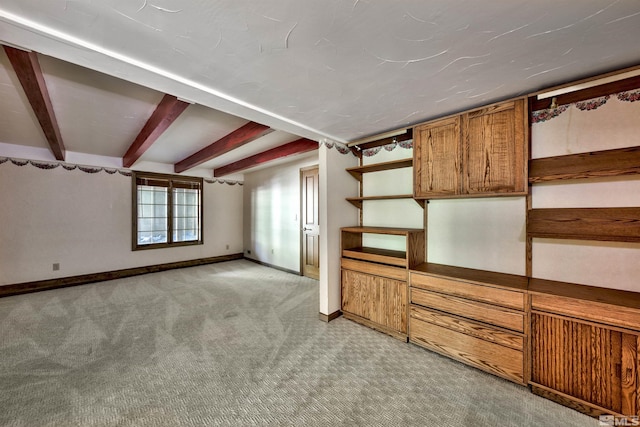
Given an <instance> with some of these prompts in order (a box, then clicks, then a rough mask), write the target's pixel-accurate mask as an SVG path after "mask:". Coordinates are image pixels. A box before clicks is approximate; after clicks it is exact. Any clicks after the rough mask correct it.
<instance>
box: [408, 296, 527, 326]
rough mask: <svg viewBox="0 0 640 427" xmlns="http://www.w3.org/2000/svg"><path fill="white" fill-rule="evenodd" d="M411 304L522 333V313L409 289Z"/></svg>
mask: <svg viewBox="0 0 640 427" xmlns="http://www.w3.org/2000/svg"><path fill="white" fill-rule="evenodd" d="M411 302H412V303H414V304H418V305H422V306H424V307H430V308H435V309H436V310H440V311H445V312H447V313H451V314H455V315H458V316H462V317H466V318H468V319H473V320H478V321H480V322H485V323H489V324H491V325H495V326H500V327H503V328H507V329H511V330H514V331H517V332H524V313H520V312H516V311H510V310H509V309H506V308H501V307H496V306H493V305H489V304H484V303H481V302H477V301H471V300H466V299H463V298H458V297H454V296H450V295H442V294H438V293H435V292H430V291H425V290H422V289H415V288H411Z"/></svg>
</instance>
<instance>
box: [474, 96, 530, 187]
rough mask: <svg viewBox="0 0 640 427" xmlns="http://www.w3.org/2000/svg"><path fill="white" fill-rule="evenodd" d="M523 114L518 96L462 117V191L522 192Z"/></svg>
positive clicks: (522, 101)
mask: <svg viewBox="0 0 640 427" xmlns="http://www.w3.org/2000/svg"><path fill="white" fill-rule="evenodd" d="M525 114H526V112H525V108H524V100H523V99H518V100H514V101H507V102H503V103H500V104H495V105H492V106H489V107H487V108H483V109H480V110H476V111H471V112H469V113H467V114H464V115H463V116H462V146H463V148H462V151H463V153H462V154H463V157H462V158H463V171H464V174H463V175H464V176H463V184H464V192H465V193H468V194H470V195H473V194H489V195H490V194H492V193H524V192H526V189H527V184H526V159H525V154H526V151H525V142H526V141H525V126H526V117H525Z"/></svg>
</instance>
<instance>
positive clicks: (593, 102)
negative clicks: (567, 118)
mask: <svg viewBox="0 0 640 427" xmlns="http://www.w3.org/2000/svg"><path fill="white" fill-rule="evenodd" d="M611 97H615V98H616V99H618V100H620V101H623V102H635V101H640V89H634V90H628V91H625V92H620V93H617V94H615V95H606V96H601V97H598V98H593V99H588V100H586V101H578V102H574V103H572V104H566V105H560V106H558V107H556V108H547V109H546V110H539V111H534V112H533V113H532V114H531V123H533V124H535V123H543V122H546V121H548V120H551V119H553V118H555V117H558V116H559V115H560V114H562V113H564V112H565V111H567V110H568V109H569V107H570V106H572V105H573V106H575V107H576V108H577V109H578V110H580V111H593V110H597V109H598V108H600V107H602V106H603V105H605V104H606V103H607V101H609V99H611Z"/></svg>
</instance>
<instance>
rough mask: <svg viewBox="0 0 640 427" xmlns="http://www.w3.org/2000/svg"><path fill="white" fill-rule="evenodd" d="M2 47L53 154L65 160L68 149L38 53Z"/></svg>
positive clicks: (58, 158)
mask: <svg viewBox="0 0 640 427" xmlns="http://www.w3.org/2000/svg"><path fill="white" fill-rule="evenodd" d="M2 47H3V48H4V51H5V53H6V54H7V57H8V58H9V61H10V62H11V65H12V66H13V69H14V71H15V72H16V75H17V76H18V80H19V81H20V84H21V85H22V89H23V90H24V93H25V95H26V96H27V99H28V100H29V103H30V104H31V108H32V109H33V112H34V114H35V115H36V117H37V119H38V122H39V123H40V127H41V128H42V132H44V136H45V138H46V139H47V142H48V143H49V146H50V147H51V151H52V152H53V155H54V156H55V158H56V159H57V160H62V161H64V159H65V154H66V150H65V148H64V143H63V142H62V136H61V135H60V128H59V127H58V122H57V120H56V115H55V114H54V112H53V107H52V105H51V99H50V98H49V91H48V90H47V84H46V82H45V81H44V76H43V75H42V69H41V68H40V62H39V61H38V54H37V53H36V52H27V51H24V50H20V49H16V48H13V47H10V46H2Z"/></svg>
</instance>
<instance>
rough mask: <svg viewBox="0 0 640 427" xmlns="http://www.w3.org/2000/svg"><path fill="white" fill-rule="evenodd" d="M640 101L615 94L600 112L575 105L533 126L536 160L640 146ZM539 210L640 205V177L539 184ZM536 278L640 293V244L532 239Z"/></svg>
mask: <svg viewBox="0 0 640 427" xmlns="http://www.w3.org/2000/svg"><path fill="white" fill-rule="evenodd" d="M638 117H640V102H623V101H619V100H618V99H616V97H615V96H611V97H610V99H609V100H608V101H607V103H606V104H605V105H603V106H601V107H599V108H597V109H595V110H591V111H582V110H579V109H578V108H576V107H575V106H574V105H572V106H571V107H569V109H568V110H567V111H565V112H564V113H562V114H560V115H559V116H558V117H556V118H553V119H550V120H548V121H545V122H540V123H535V124H533V125H532V134H531V135H532V150H531V151H532V157H533V158H540V157H548V156H558V155H564V154H574V153H581V152H589V151H598V150H608V149H613V148H621V147H629V146H637V145H640V142H639V140H638V135H639V134H640V121H638ZM532 199H533V207H534V208H588V207H627V206H632V207H637V206H640V178H638V177H637V176H635V177H634V176H629V177H615V178H598V179H589V180H573V181H559V182H551V183H546V184H537V185H535V186H534V187H533V191H532ZM532 262H533V277H537V278H541V279H548V280H558V281H564V282H570V283H580V284H585V285H593V286H601V287H605V288H614V289H624V290H630V291H636V292H639V291H640V282H639V281H638V277H640V244H638V243H621V242H592V241H586V240H557V239H537V238H536V239H533V256H532Z"/></svg>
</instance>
